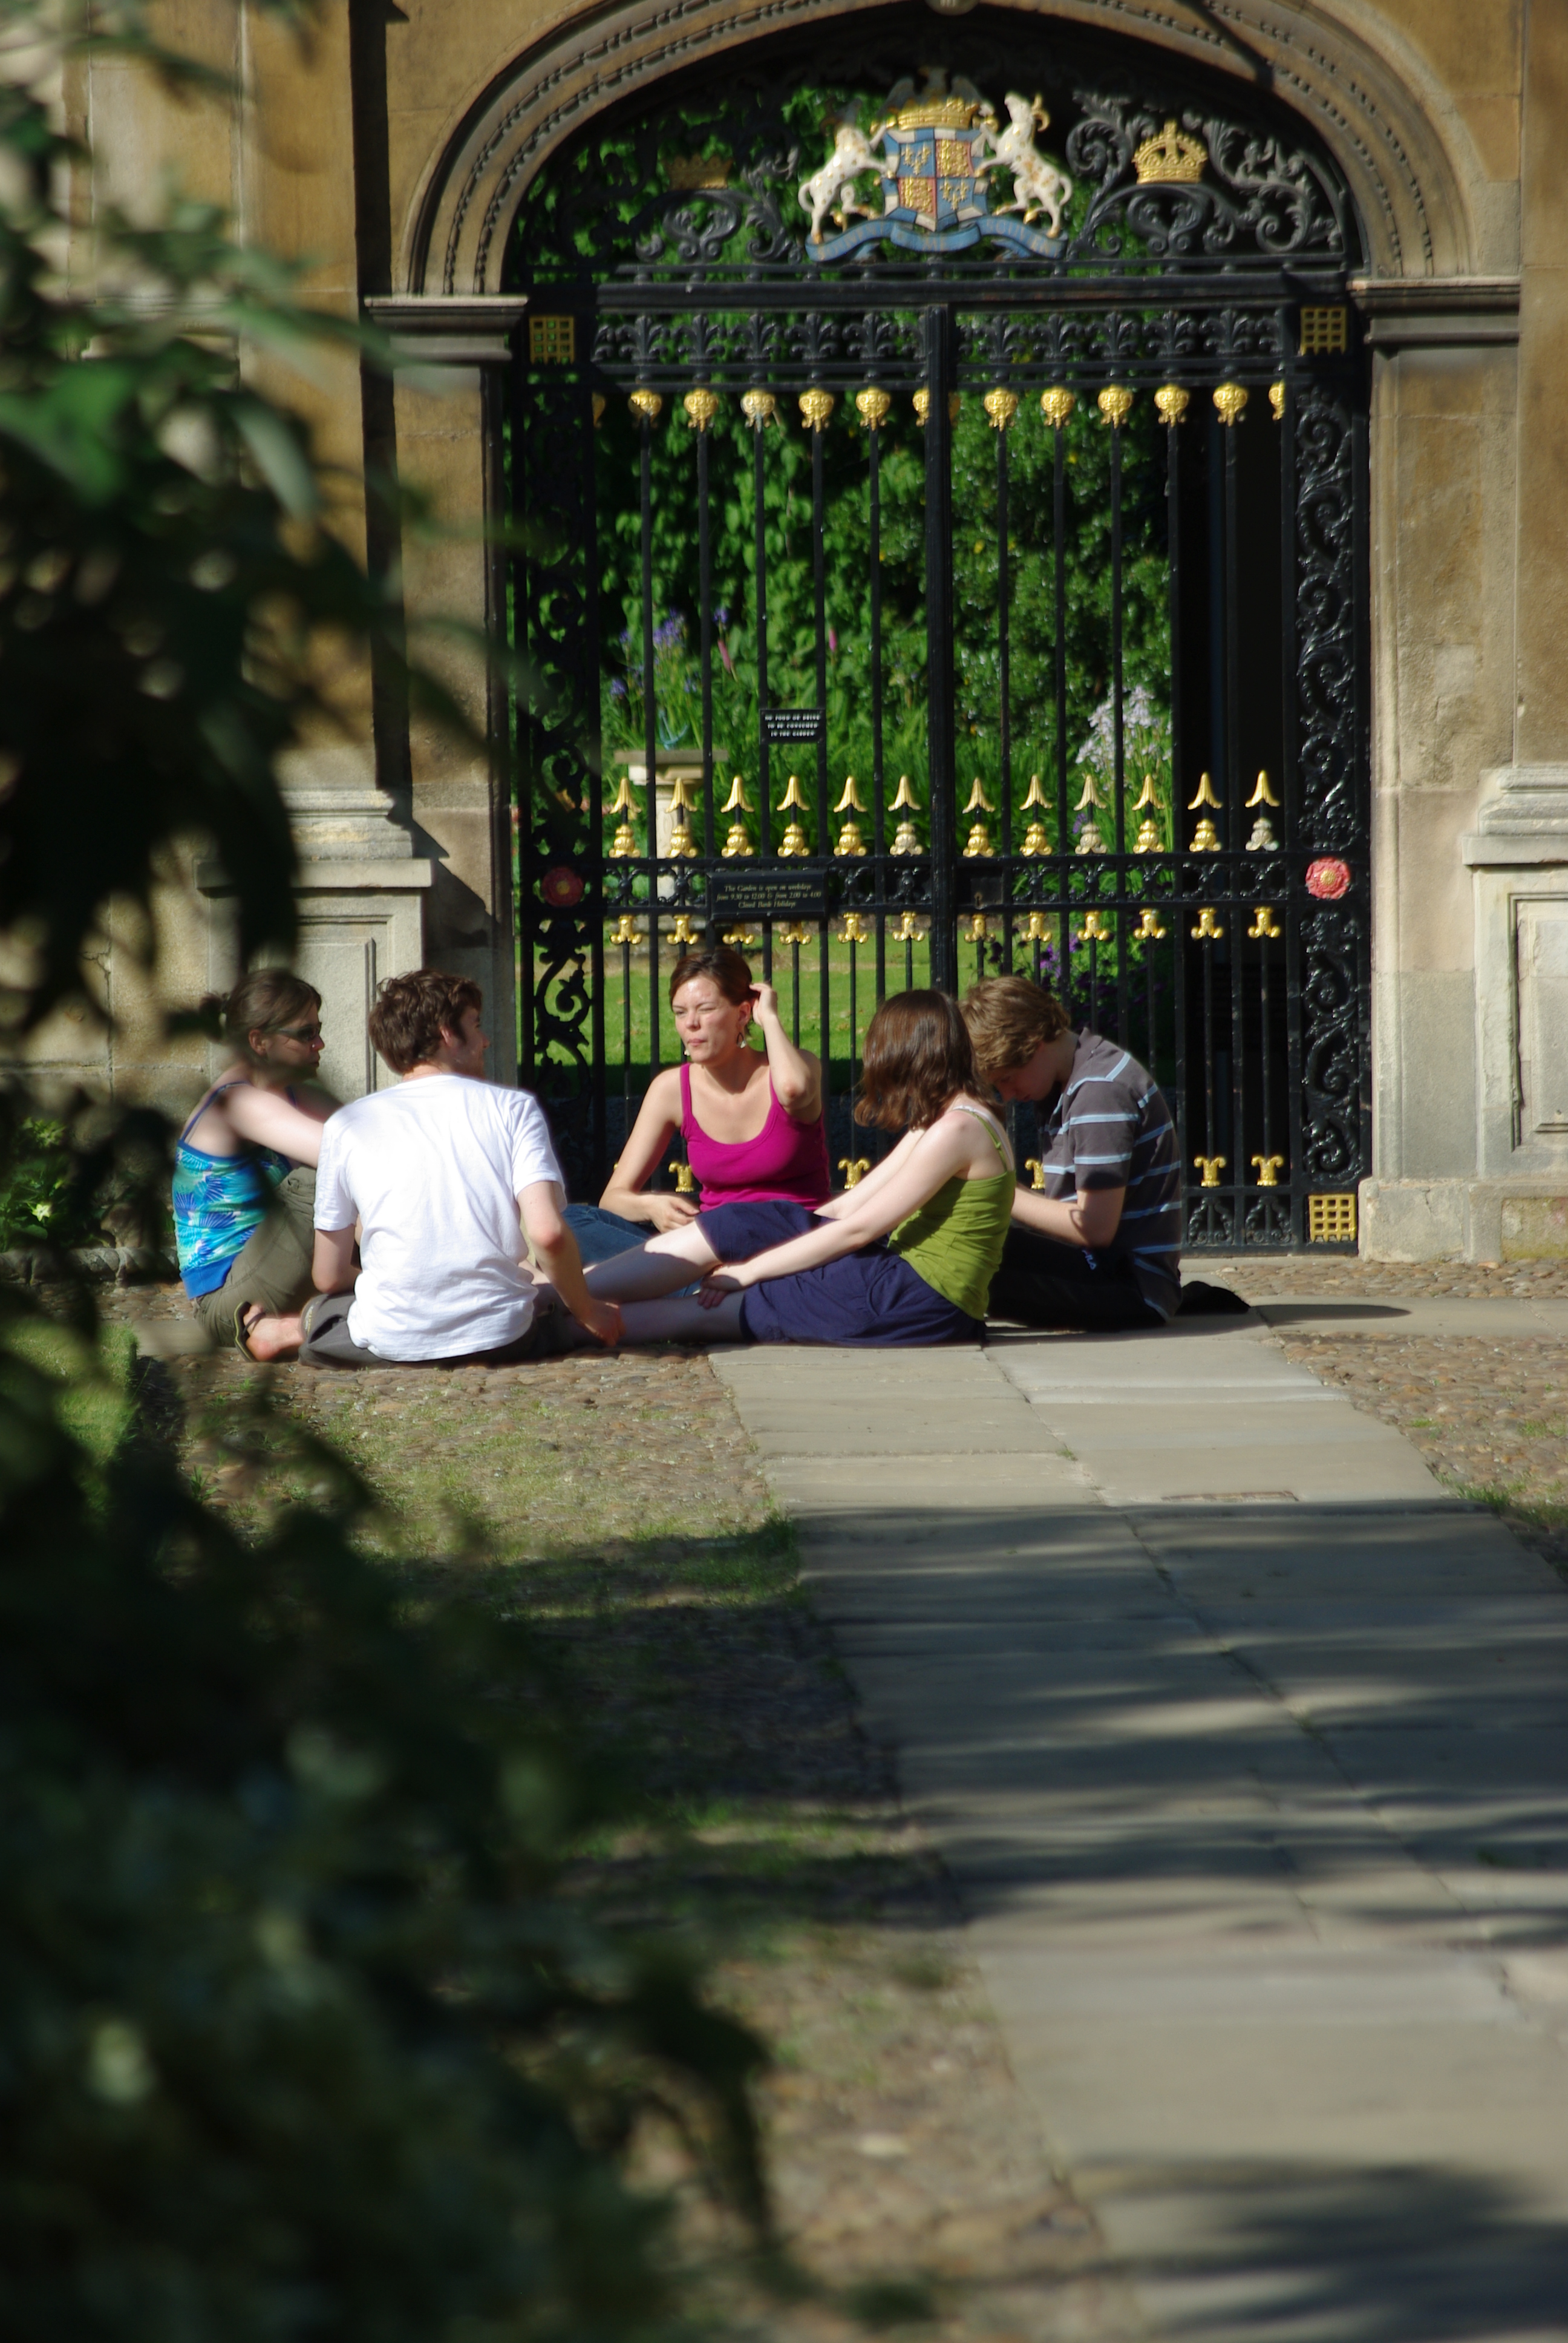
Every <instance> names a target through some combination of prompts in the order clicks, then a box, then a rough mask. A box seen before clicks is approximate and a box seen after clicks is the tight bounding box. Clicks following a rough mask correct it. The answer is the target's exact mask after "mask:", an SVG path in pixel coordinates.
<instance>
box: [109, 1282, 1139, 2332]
mask: <svg viewBox="0 0 1568 2343" xmlns="http://www.w3.org/2000/svg"><path fill="white" fill-rule="evenodd" d="M107 1310H108V1314H110V1315H111V1316H114V1317H116V1318H126V1317H131V1318H136V1317H140V1318H155V1319H164V1320H166V1319H168V1318H170V1317H174V1318H178V1317H180V1316H181V1315H183V1314H184V1312H183V1305H182V1303H181V1302H180V1301H179V1298H178V1296H177V1293H175V1292H169V1291H167V1290H164V1289H149V1288H145V1287H144V1288H140V1289H129V1290H126V1291H122V1292H120V1293H119V1294H117V1295H116V1296H115V1297H113V1298H112V1299H111V1300H110V1301H109V1302H108V1303H107ZM162 1372H163V1373H164V1374H165V1375H166V1382H167V1386H168V1388H169V1390H170V1393H171V1401H170V1404H171V1411H172V1412H175V1413H181V1414H183V1418H184V1422H185V1433H184V1438H185V1442H186V1456H187V1458H188V1461H189V1463H190V1464H191V1467H192V1469H193V1470H194V1471H196V1472H197V1473H200V1474H201V1475H202V1476H203V1484H204V1486H205V1487H206V1490H207V1492H208V1493H209V1494H210V1495H211V1496H213V1497H214V1498H215V1499H216V1502H218V1503H220V1504H223V1505H224V1506H226V1508H228V1509H229V1510H231V1512H232V1513H234V1514H235V1516H236V1519H239V1520H244V1519H245V1518H246V1515H247V1513H251V1512H253V1511H254V1512H256V1514H257V1516H258V1517H259V1514H260V1513H261V1511H262V1510H264V1509H265V1507H266V1505H267V1504H269V1503H273V1502H276V1498H277V1496H278V1495H279V1494H280V1493H281V1494H290V1493H293V1494H303V1495H308V1494H310V1493H311V1491H312V1484H313V1476H318V1474H319V1472H320V1469H321V1468H320V1465H319V1462H317V1463H312V1461H311V1459H310V1456H309V1454H308V1453H302V1456H301V1457H300V1459H299V1460H297V1461H295V1460H292V1459H291V1458H290V1456H289V1453H288V1447H287V1441H288V1434H287V1425H288V1423H290V1422H291V1421H292V1422H294V1423H298V1424H300V1425H302V1426H303V1427H304V1428H305V1429H306V1431H307V1433H310V1434H312V1435H314V1436H316V1437H319V1438H321V1439H323V1440H325V1441H326V1442H327V1443H329V1444H330V1446H331V1448H332V1449H334V1450H335V1451H336V1452H337V1453H338V1454H339V1455H341V1456H342V1457H344V1458H345V1459H346V1460H347V1462H349V1463H351V1464H352V1465H353V1466H354V1468H355V1469H356V1470H357V1472H358V1473H360V1474H361V1475H362V1476H363V1477H364V1478H365V1479H366V1481H367V1483H369V1485H370V1486H371V1488H372V1489H373V1490H374V1491H375V1492H376V1493H377V1494H378V1495H379V1496H380V1497H381V1498H382V1500H383V1501H384V1511H383V1512H382V1513H381V1514H380V1515H379V1517H378V1518H377V1520H376V1522H375V1523H373V1524H372V1527H371V1531H370V1535H371V1540H372V1543H373V1544H376V1545H377V1546H378V1547H379V1548H380V1549H381V1550H382V1551H384V1552H385V1553H386V1554H387V1556H388V1559H389V1561H390V1562H393V1563H397V1558H398V1557H399V1556H401V1557H403V1558H404V1565H403V1566H407V1557H408V1556H409V1555H411V1554H413V1555H422V1554H438V1555H439V1554H444V1555H446V1556H447V1557H448V1560H447V1564H446V1565H445V1567H446V1570H447V1573H448V1574H449V1575H450V1576H451V1577H452V1578H453V1580H454V1582H455V1581H456V1580H457V1576H458V1574H461V1583H462V1584H463V1585H464V1586H465V1588H466V1589H467V1590H468V1591H469V1592H472V1591H473V1590H474V1589H476V1588H477V1589H478V1590H479V1594H480V1596H481V1599H483V1597H484V1592H485V1590H486V1589H487V1587H493V1588H494V1589H495V1590H496V1591H497V1593H498V1594H499V1596H500V1598H501V1599H503V1600H505V1601H506V1602H507V1603H508V1605H516V1606H518V1607H521V1608H523V1609H525V1610H527V1611H528V1612H529V1613H530V1614H531V1615H533V1616H534V1617H535V1618H536V1619H537V1620H538V1622H539V1623H540V1624H541V1626H542V1627H543V1629H544V1631H545V1632H546V1633H548V1634H550V1635H552V1636H553V1637H554V1638H555V1640H556V1642H557V1644H558V1648H559V1649H560V1650H561V1651H562V1653H563V1654H564V1657H565V1662H566V1664H568V1666H569V1667H570V1668H571V1669H572V1670H573V1671H574V1674H575V1681H576V1684H577V1686H578V1688H579V1689H580V1694H581V1713H582V1715H583V1716H584V1718H585V1722H586V1724H587V1727H588V1732H589V1734H590V1736H592V1737H593V1738H596V1739H598V1741H600V1742H602V1743H603V1744H605V1745H608V1747H609V1748H610V1749H611V1750H612V1751H613V1752H615V1753H617V1754H619V1755H623V1756H626V1755H631V1756H632V1757H633V1760H634V1762H635V1763H636V1764H637V1765H638V1778H639V1780H640V1782H641V1783H642V1785H643V1786H644V1787H645V1788H646V1789H647V1790H648V1793H649V1795H650V1796H651V1797H652V1798H653V1800H654V1801H655V1803H656V1805H657V1806H658V1809H659V1810H660V1812H661V1813H662V1814H663V1815H664V1816H665V1818H666V1823H667V1824H668V1822H669V1821H670V1820H673V1821H674V1823H675V1824H676V1825H677V1827H676V1829H675V1831H674V1832H673V1835H672V1834H671V1833H670V1831H669V1830H668V1828H667V1827H658V1828H654V1829H651V1830H648V1831H638V1830H632V1831H630V1832H628V1833H627V1834H625V1835H622V1837H620V1838H619V1839H618V1840H617V1841H615V1842H613V1843H612V1844H610V1845H608V1846H606V1847H603V1848H601V1849H598V1850H597V1851H595V1852H594V1853H593V1854H592V1855H591V1856H590V1858H589V1859H588V1860H586V1861H585V1863H584V1864H583V1865H582V1868H581V1883H580V1884H581V1886H582V1892H584V1893H585V1894H588V1895H590V1896H598V1897H601V1898H603V1899H604V1900H605V1901H606V1902H607V1903H608V1905H609V1906H612V1907H613V1908H617V1909H621V1910H626V1911H629V1912H630V1913H631V1914H632V1915H633V1916H638V1917H640V1916H644V1915H646V1916H648V1918H649V1919H650V1920H651V1919H655V1918H657V1919H658V1922H660V1923H661V1924H668V1923H669V1922H670V1921H672V1920H673V1921H674V1922H675V1923H676V1924H677V1925H678V1926H697V1927H698V1928H699V1930H701V1931H702V1932H704V1933H705V1934H706V1935H707V1936H708V1937H709V1940H710V1941H713V1942H716V1943H718V1944H719V1946H721V1947H722V1948H723V1956H722V1957H721V1959H720V1961H719V1967H718V1969H717V1971H716V1976H715V1989H716V1993H717V1995H718V1996H719V1998H721V1999H722V2000H723V2001H724V2003H725V2004H726V2005H727V2006H729V2007H731V2008H733V2009H735V2010H736V2011H737V2012H738V2013H739V2015H741V2016H744V2017H745V2018H747V2019H748V2020H749V2022H750V2023H752V2024H753V2025H755V2026H757V2028H758V2030H759V2032H760V2033H761V2034H762V2035H763V2036H764V2037H765V2038H766V2039H767V2040H768V2041H769V2044H770V2045H771V2046H773V2050H774V2054H775V2066H774V2070H773V2072H772V2074H771V2076H770V2077H769V2079H768V2080H767V2082H766V2083H765V2084H764V2086H763V2088H762V2092H761V2100H762V2107H761V2113H762V2117H763V2123H764V2127H765V2136H766V2139H767V2144H768V2156H769V2171H770V2176H771V2181H772V2186H773V2189H774V2193H775V2199H776V2204H777V2208H778V2213H779V2224H780V2228H781V2231H782V2234H783V2236H784V2237H785V2238H786V2240H787V2241H788V2244H789V2249H790V2252H791V2254H792V2256H793V2257H794V2258H795V2262H796V2264H797V2267H798V2268H799V2270H800V2271H801V2272H803V2273H804V2275H805V2277H806V2278H807V2280H808V2283H809V2291H808V2292H807V2293H805V2294H804V2295H803V2296H802V2297H801V2298H799V2299H797V2300H795V2301H792V2302H790V2301H776V2300H774V2299H772V2298H770V2297H768V2296H766V2295H759V2294H758V2292H757V2291H756V2290H755V2289H754V2288H752V2287H751V2286H750V2285H749V2283H748V2282H745V2281H744V2280H742V2279H740V2278H738V2277H736V2276H734V2275H733V2274H732V2275H731V2276H730V2277H729V2278H720V2280H719V2282H718V2283H719V2302H718V2304H717V2305H716V2306H715V2309H716V2315H721V2316H722V2318H723V2319H724V2321H725V2322H726V2323H727V2324H728V2325H729V2327H730V2328H732V2329H733V2330H735V2331H738V2332H739V2333H741V2334H743V2335H750V2336H757V2337H766V2338H769V2343H852V2338H859V2337H861V2336H863V2334H864V2333H865V2331H866V2327H867V2324H868V2323H869V2324H870V2325H871V2326H872V2327H873V2328H876V2327H879V2326H889V2325H890V2326H894V2327H897V2326H899V2325H900V2324H901V2323H903V2322H904V2321H906V2320H909V2319H910V2318H915V2317H918V2318H919V2320H920V2332H921V2333H922V2334H924V2335H928V2336H930V2337H931V2338H933V2343H1133V2338H1135V2337H1137V2336H1138V2335H1139V2334H1140V2333H1141V2327H1140V2323H1139V2321H1138V2318H1137V2315H1136V2313H1135V2311H1134V2310H1133V2309H1132V2308H1131V2305H1130V2302H1129V2300H1128V2298H1127V2297H1126V2295H1125V2292H1124V2289H1123V2288H1121V2285H1120V2283H1119V2282H1118V2281H1116V2280H1114V2279H1112V2278H1107V2277H1106V2276H1105V2275H1104V2273H1103V2262H1104V2248H1103V2244H1102V2240H1101V2237H1100V2233H1099V2231H1098V2228H1097V2227H1096V2225H1095V2223H1094V2221H1093V2219H1092V2217H1091V2216H1090V2215H1089V2214H1088V2213H1087V2212H1086V2211H1085V2210H1084V2208H1083V2207H1081V2205H1080V2204H1079V2203H1077V2201H1076V2200H1075V2199H1074V2197H1072V2195H1071V2193H1070V2190H1069V2189H1068V2188H1066V2187H1064V2186H1062V2185H1061V2184H1060V2181H1059V2179H1058V2178H1057V2177H1055V2176H1054V2175H1053V2173H1052V2171H1051V2168H1050V2161H1049V2157H1048V2156H1047V2153H1046V2151H1045V2148H1044V2147H1043V2145H1042V2143H1041V2140H1040V2134H1039V2129H1038V2127H1037V2125H1036V2122H1035V2118H1034V2117H1033V2115H1032V2113H1031V2112H1030V2108H1029V2107H1028V2106H1027V2104H1026V2102H1025V2101H1024V2099H1023V2097H1022V2095H1021V2093H1020V2091H1019V2089H1018V2087H1017V2085H1016V2083H1015V2082H1014V2080H1013V2077H1012V2075H1011V2072H1010V2068H1009V2066H1008V2062H1007V2058H1006V2055H1005V2052H1004V2050H1003V2047H1002V2044H1001V2038H1000V2033H999V2031H998V2028H997V2025H996V2022H995V2019H994V2017H993V2016H992V2014H991V2010H990V2003H989V2000H988V1998H987V1996H986V1994H985V1991H984V1989H983V1987H982V1986H981V1985H980V1979H979V1976H978V1975H977V1974H976V1972H975V1970H974V1969H973V1968H972V1966H970V1964H969V1962H968V1960H967V1958H966V1956H965V1953H964V1948H963V1945H962V1941H961V1932H960V1926H959V1922H958V1916H957V1913H956V1910H955V1907H954V1906H953V1903H952V1899H951V1895H950V1889H949V1886H948V1884H947V1882H946V1879H945V1876H944V1875H943V1873H942V1871H941V1869H940V1865H938V1863H937V1862H936V1861H935V1859H934V1857H933V1856H932V1855H931V1852H930V1847H929V1845H927V1844H926V1842H925V1841H924V1839H923V1837H922V1836H921V1835H920V1833H919V1832H918V1831H917V1830H915V1829H914V1828H913V1827H911V1825H910V1824H909V1823H908V1821H907V1819H906V1817H905V1816H904V1815H903V1814H902V1813H901V1811H900V1805H899V1801H898V1795H897V1787H896V1783H895V1781H894V1779H893V1775H892V1770H891V1766H890V1761H889V1758H888V1756H887V1754H886V1753H885V1752H884V1751H883V1750H881V1749H879V1747H877V1746H875V1745H873V1744H871V1743H870V1742H869V1741H868V1739H867V1737H866V1735H865V1734H864V1732H863V1730H862V1728H861V1725H860V1722H859V1716H858V1715H857V1711H856V1706H855V1702H854V1698H853V1694H852V1692H851V1690H850V1687H849V1683H848V1680H847V1678H846V1676H845V1674H844V1672H843V1670H842V1668H841V1666H840V1665H839V1662H838V1660H837V1658H836V1655H835V1654H834V1651H833V1648H832V1645H831V1642H830V1639H829V1636H828V1634H826V1632H825V1631H824V1630H823V1628H822V1627H821V1626H820V1624H819V1623H818V1621H817V1620H816V1619H815V1617H814V1615H813V1614H812V1613H811V1612H810V1610H809V1608H808V1606H807V1605H806V1604H804V1602H803V1601H802V1600H801V1599H800V1597H799V1593H798V1590H797V1587H796V1584H795V1569H794V1562H793V1554H792V1547H791V1545H790V1543H789V1539H788V1536H787V1535H785V1534H781V1532H780V1530H779V1525H778V1524H777V1523H776V1521H775V1520H774V1518H773V1516H772V1512H771V1507H770V1503H769V1497H768V1493H767V1490H766V1488H765V1485H764V1483H763V1482H762V1480H761V1478H760V1476H759V1474H758V1473H757V1472H756V1470H755V1467H754V1465H753V1463H752V1461H751V1457H750V1453H749V1443H748V1441H747V1438H746V1435H745V1433H743V1431H742V1429H741V1427H740V1425H739V1421H738V1419H737V1417H736V1415H735V1413H734V1407H733V1403H732V1402H731V1400H730V1398H729V1393H728V1392H727V1391H726V1390H725V1389H724V1387H723V1386H722V1384H721V1383H719V1380H718V1378H717V1377H716V1376H715V1375H714V1373H713V1372H712V1369H711V1368H710V1366H709V1363H708V1360H707V1359H706V1357H703V1356H700V1355H691V1354H688V1353H679V1352H668V1353H626V1354H624V1355H623V1356H620V1357H615V1358H609V1357H605V1356H603V1355H601V1354H599V1353H592V1354H587V1353H585V1354H581V1355H579V1356H578V1357H576V1358H572V1359H566V1360H556V1361H550V1362H548V1363H544V1364H542V1365H538V1366H525V1367H518V1368H509V1369H503V1370H491V1371H488V1372H486V1371H482V1370H477V1369H462V1370H458V1371H456V1372H440V1371H435V1372H432V1371H420V1370H407V1369H406V1370H397V1369H386V1370H374V1371H370V1372H367V1373H337V1374H335V1373H330V1372H323V1373H311V1372H309V1371H301V1370H299V1369H297V1368H294V1369H281V1370H272V1371H268V1370H263V1369H257V1368H254V1367H252V1366H250V1365H248V1364H247V1363H246V1362H245V1361H243V1360H241V1359H239V1358H238V1357H237V1356H236V1355H228V1356H223V1357H204V1358H194V1359H187V1360H177V1361H176V1362H174V1363H172V1364H170V1365H169V1366H167V1367H166V1369H165V1370H163V1371H162ZM174 1394H177V1401H178V1406H177V1409H176V1408H175V1405H174V1398H173V1395H174ZM263 1399H266V1400H268V1401H270V1403H272V1404H273V1405H274V1406H275V1407H276V1406H278V1405H279V1404H280V1405H281V1409H282V1410H283V1411H284V1413H283V1414H282V1415H281V1417H279V1416H277V1415H274V1416H273V1417H272V1418H271V1420H270V1427H269V1423H268V1420H267V1419H266V1418H259V1419H258V1418H256V1416H255V1414H254V1408H255V1403H256V1402H257V1401H258V1400H263ZM694 1488H697V1489H699V1490H701V1491H702V1492H704V1493H705V1496H704V1502H703V1503H702V1505H701V1506H700V1507H699V1508H695V1509H694V1505H693V1490H694ZM715 1491H717V1492H718V1493H719V1494H718V1495H717V1496H715V1495H714V1492H715ZM697 1513H700V1518H696V1517H695V1516H696V1514H697ZM476 1532H477V1534H478V1536H479V1537H480V1538H482V1540H483V1541H484V1542H485V1547H486V1549H487V1551H483V1552H482V1551H481V1550H480V1548H479V1547H478V1546H477V1544H476V1543H475V1533H476ZM694 1532H696V1533H699V1534H693V1533H694ZM769 1542H771V1543H769ZM422 1583H423V1582H422ZM648 2171H649V2174H650V2176H651V2177H654V2178H657V2179H658V2180H661V2181H664V2182H666V2183H668V2184H670V2185H678V2182H679V2178H680V2176H679V2172H678V2167H677V2166H676V2165H675V2163H674V2162H673V2160H671V2159H670V2158H669V2157H665V2158H664V2160H663V2161H662V2162H661V2161H660V2152H659V2150H658V2147H657V2146H656V2147H654V2148H653V2149H652V2150H650V2152H649V2163H648ZM689 2226H690V2233H691V2238H692V2242H693V2243H694V2245H696V2246H697V2247H701V2246H703V2245H704V2244H709V2243H712V2242H714V2241H715V2240H716V2237H717V2233H716V2232H714V2231H713V2229H712V2227H711V2225H710V2220H709V2216H708V2215H706V2214H705V2212H704V2211H703V2209H702V2208H701V2207H700V2205H699V2204H698V2203H696V2202H695V2201H694V2202H693V2203H692V2206H691V2218H690V2225H689Z"/></svg>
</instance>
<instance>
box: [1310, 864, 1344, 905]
mask: <svg viewBox="0 0 1568 2343" xmlns="http://www.w3.org/2000/svg"><path fill="white" fill-rule="evenodd" d="M1350 883H1351V866H1350V864H1349V863H1348V862H1342V861H1341V860H1340V859H1339V856H1338V855H1337V854H1320V855H1319V856H1318V858H1317V860H1316V861H1315V862H1309V863H1308V865H1307V892H1308V894H1309V895H1315V896H1316V897H1317V899H1318V900H1319V902H1320V903H1336V902H1338V900H1339V899H1340V897H1341V896H1342V895H1344V894H1348V893H1349V891H1350Z"/></svg>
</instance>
